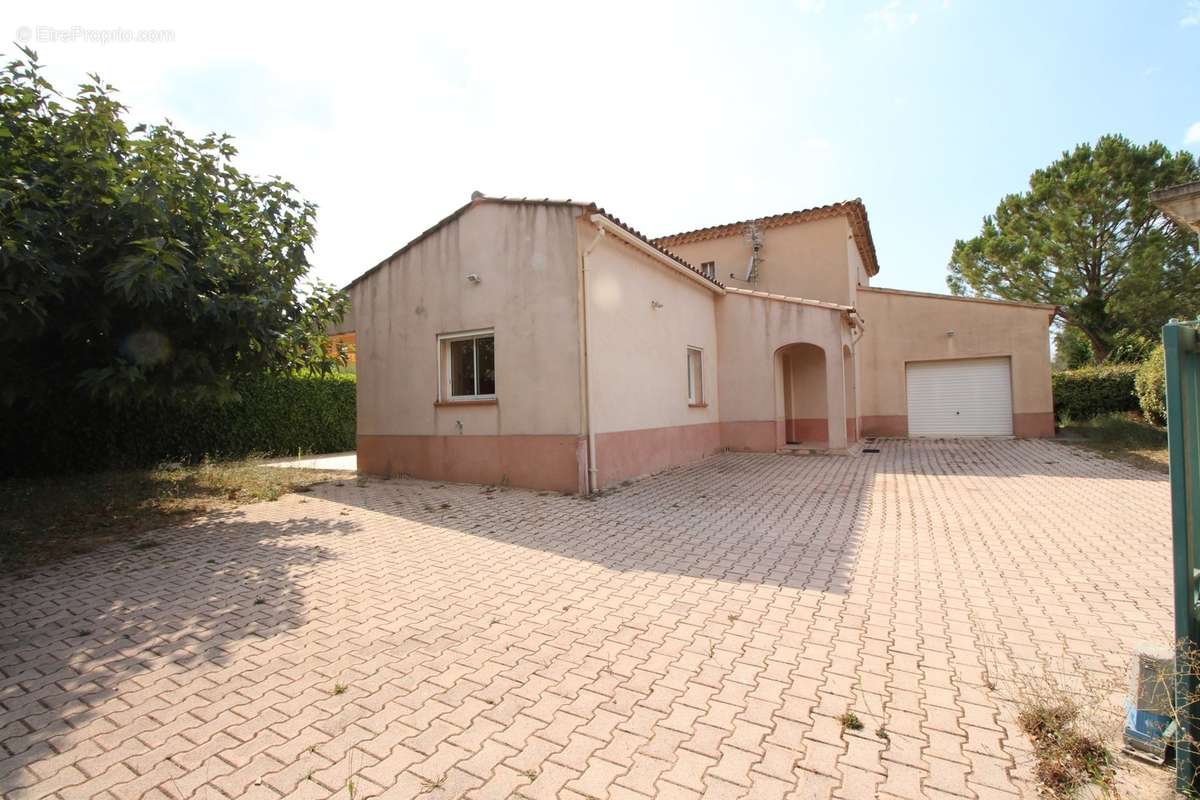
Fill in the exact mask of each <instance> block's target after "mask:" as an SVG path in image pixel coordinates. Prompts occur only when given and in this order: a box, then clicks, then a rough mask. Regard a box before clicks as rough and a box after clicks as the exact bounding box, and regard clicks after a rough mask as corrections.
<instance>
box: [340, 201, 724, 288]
mask: <svg viewBox="0 0 1200 800" xmlns="http://www.w3.org/2000/svg"><path fill="white" fill-rule="evenodd" d="M483 203H495V204H500V205H541V206H572V207H574V208H580V209H583V210H585V211H588V212H591V213H593V214H602V215H603V216H604V217H605V218H606V219H608V220H610V221H611V222H612V223H613V224H614V225H616V226H617V227H619V228H621V229H622V230H624V231H625V232H627V233H629V234H630V235H632V236H634V237H636V238H637V239H640V240H641V241H642V242H644V243H645V244H646V245H647V246H649V247H651V248H653V249H654V250H657V251H658V252H659V253H662V255H664V256H666V257H667V258H669V259H671V260H672V261H674V262H676V263H678V264H679V265H680V266H682V267H685V268H686V269H689V270H691V271H692V272H694V273H696V274H697V275H699V276H700V277H701V278H703V279H704V280H705V281H707V282H708V283H711V284H713V285H714V286H718V287H720V288H722V289H724V288H725V284H723V283H720V282H719V281H716V280H713V279H712V278H710V277H708V276H707V275H705V274H704V273H703V272H702V271H700V270H698V269H696V268H695V267H693V266H692V265H691V264H689V263H688V262H686V261H684V260H683V259H682V258H680V257H679V256H677V255H675V254H674V253H672V252H670V251H669V250H667V249H665V248H664V247H662V246H661V245H659V244H656V243H655V241H654V240H653V239H651V238H649V237H648V236H646V235H645V234H644V233H642V232H641V231H639V230H637V229H636V228H633V227H632V226H630V225H629V224H627V223H625V222H623V221H622V220H621V219H620V218H619V217H617V216H616V215H614V214H610V213H609V212H608V211H605V210H604V209H603V208H601V207H599V206H597V205H596V204H595V203H586V202H582V201H579V200H572V199H570V198H567V199H566V200H553V199H551V198H549V197H543V198H540V199H539V198H534V197H495V196H491V195H485V194H483V193H482V192H473V193H472V194H471V200H470V201H469V202H468V203H467V204H466V205H463V206H460V207H458V208H457V209H455V210H454V211H452V212H450V213H449V214H447V215H446V216H445V217H443V218H442V219H440V220H438V221H437V222H435V223H434V224H433V225H431V226H430V227H428V228H426V229H425V230H424V231H422V232H421V233H419V234H417V236H416V237H414V238H413V239H412V240H410V241H409V242H408V243H406V244H405V245H404V246H403V247H401V248H400V249H399V250H397V251H396V252H394V253H392V254H391V255H390V256H388V257H387V258H385V259H383V260H382V261H380V262H379V263H378V264H376V265H375V266H373V267H371V268H370V269H368V270H367V271H366V272H364V273H363V274H361V275H359V276H358V277H357V278H355V279H354V280H352V281H350V283H348V284H346V285H345V286H344V287H343V289H342V290H343V291H346V290H348V289H349V288H350V287H351V286H354V285H355V284H356V283H358V282H359V281H361V280H362V279H363V278H366V277H367V276H368V275H370V274H372V273H373V272H375V271H376V270H378V269H380V268H381V267H383V266H384V265H385V264H387V263H388V262H389V261H391V260H392V259H394V258H397V257H398V256H401V255H403V254H404V253H406V252H408V251H409V250H410V249H412V248H413V247H415V246H416V245H417V244H419V243H420V242H421V241H423V240H424V239H426V238H427V237H429V236H430V235H432V234H433V233H435V232H436V231H438V230H439V229H441V228H442V227H443V226H445V225H448V224H449V223H451V222H453V221H454V220H456V219H458V218H459V217H461V216H462V215H463V214H464V213H466V211H467V209H469V208H472V207H473V206H476V205H481V204H483Z"/></svg>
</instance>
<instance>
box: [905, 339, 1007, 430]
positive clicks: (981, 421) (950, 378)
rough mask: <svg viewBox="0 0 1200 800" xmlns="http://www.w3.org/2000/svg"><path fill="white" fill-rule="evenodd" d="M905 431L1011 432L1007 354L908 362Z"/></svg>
mask: <svg viewBox="0 0 1200 800" xmlns="http://www.w3.org/2000/svg"><path fill="white" fill-rule="evenodd" d="M907 372H908V377H907V383H908V433H909V435H910V436H1012V383H1011V378H1010V377H1009V375H1010V372H1009V368H1008V359H1007V358H973V359H969V360H964V361H924V362H916V363H911V364H909V365H908V370H907Z"/></svg>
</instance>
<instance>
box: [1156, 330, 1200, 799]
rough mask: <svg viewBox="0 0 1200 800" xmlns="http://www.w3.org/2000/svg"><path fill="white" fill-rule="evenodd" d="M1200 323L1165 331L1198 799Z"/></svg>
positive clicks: (1182, 754) (1181, 712) (1181, 685)
mask: <svg viewBox="0 0 1200 800" xmlns="http://www.w3.org/2000/svg"><path fill="white" fill-rule="evenodd" d="M1197 331H1198V329H1197V323H1180V322H1175V321H1172V322H1170V323H1168V324H1167V325H1166V326H1164V327H1163V348H1164V351H1165V356H1166V359H1165V360H1166V383H1167V386H1166V389H1167V443H1168V448H1169V451H1170V458H1171V528H1172V531H1171V532H1172V538H1173V542H1174V548H1173V549H1174V553H1175V644H1176V657H1175V663H1176V670H1175V672H1176V684H1175V707H1176V712H1177V718H1178V721H1179V727H1180V729H1179V731H1178V735H1177V738H1176V747H1175V759H1176V788H1177V789H1178V790H1179V791H1181V792H1184V793H1185V794H1188V795H1189V796H1194V795H1195V794H1196V791H1197V789H1200V785H1198V784H1197V782H1196V767H1197V764H1198V762H1200V752H1198V751H1197V748H1196V746H1195V745H1196V743H1197V742H1200V735H1198V734H1200V725H1198V724H1197V722H1198V720H1197V714H1196V711H1197V710H1198V709H1197V708H1195V707H1194V706H1195V704H1196V700H1197V692H1196V689H1197V680H1196V677H1197V676H1196V675H1195V674H1193V673H1194V672H1195V669H1194V667H1195V666H1196V665H1197V664H1200V660H1198V658H1197V657H1198V656H1200V617H1198V616H1197V593H1196V592H1197V580H1196V578H1197V575H1198V574H1200V573H1198V569H1197V568H1198V567H1200V546H1198V545H1200V530H1198V529H1197V525H1198V524H1200V515H1198V514H1197V504H1198V503H1200V353H1198V352H1197V350H1198V342H1200V336H1198V332H1197Z"/></svg>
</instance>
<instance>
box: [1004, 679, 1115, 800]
mask: <svg viewBox="0 0 1200 800" xmlns="http://www.w3.org/2000/svg"><path fill="white" fill-rule="evenodd" d="M1017 722H1018V723H1019V724H1020V726H1021V730H1023V731H1025V734H1026V735H1027V736H1028V737H1029V739H1030V741H1032V742H1033V746H1034V755H1035V757H1036V759H1037V764H1036V766H1035V767H1034V774H1035V775H1036V776H1037V779H1038V781H1039V782H1040V783H1041V785H1042V787H1043V788H1044V789H1045V790H1046V792H1047V793H1048V794H1049V795H1050V796H1051V797H1062V798H1068V797H1074V796H1075V793H1076V792H1077V791H1078V790H1079V789H1080V788H1082V787H1084V786H1086V785H1088V784H1096V785H1098V786H1100V787H1101V789H1103V790H1111V789H1112V787H1113V781H1114V778H1115V773H1116V770H1115V767H1114V760H1113V755H1112V753H1111V752H1110V751H1109V749H1108V745H1107V744H1105V742H1104V740H1103V738H1102V737H1101V736H1099V735H1098V734H1096V733H1094V732H1092V731H1090V730H1088V729H1087V726H1086V725H1082V724H1081V713H1080V708H1079V705H1078V703H1076V702H1075V701H1074V700H1072V699H1070V698H1066V697H1056V698H1053V699H1052V700H1051V701H1050V702H1049V703H1045V702H1041V703H1035V704H1030V703H1024V704H1022V706H1021V709H1020V711H1019V713H1018V715H1017Z"/></svg>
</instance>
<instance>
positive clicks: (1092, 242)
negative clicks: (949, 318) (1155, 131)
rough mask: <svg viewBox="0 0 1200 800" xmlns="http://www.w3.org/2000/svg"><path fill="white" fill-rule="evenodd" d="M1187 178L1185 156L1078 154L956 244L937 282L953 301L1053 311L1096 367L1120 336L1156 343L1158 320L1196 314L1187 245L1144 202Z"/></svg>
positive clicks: (1086, 147)
mask: <svg viewBox="0 0 1200 800" xmlns="http://www.w3.org/2000/svg"><path fill="white" fill-rule="evenodd" d="M1196 179H1200V169H1198V168H1197V165H1196V161H1195V159H1194V158H1193V157H1192V155H1191V154H1190V153H1187V152H1186V151H1180V152H1178V153H1172V152H1171V151H1170V150H1169V149H1167V148H1166V147H1165V146H1163V145H1162V144H1160V143H1158V142H1151V143H1150V144H1148V145H1144V146H1143V145H1135V144H1133V143H1131V142H1130V141H1129V140H1128V139H1126V138H1125V137H1123V136H1117V135H1109V136H1103V137H1101V139H1100V140H1099V141H1098V142H1097V143H1096V144H1095V145H1091V144H1081V145H1078V146H1077V147H1076V148H1075V149H1074V150H1072V151H1070V152H1065V153H1063V155H1062V157H1061V158H1060V159H1058V160H1057V161H1055V162H1054V163H1053V164H1051V165H1050V166H1048V167H1046V168H1045V169H1039V170H1037V171H1036V172H1034V173H1033V175H1032V176H1031V177H1030V179H1029V190H1028V191H1026V192H1022V193H1019V194H1010V195H1008V196H1007V197H1005V198H1004V199H1003V200H1001V201H1000V204H999V205H998V206H997V207H996V211H995V213H994V214H992V215H989V216H987V217H985V218H984V220H983V229H982V230H981V231H980V234H979V235H978V236H976V237H975V238H973V239H970V240H967V241H962V240H959V241H957V242H955V244H954V252H953V254H952V255H951V258H950V265H949V269H950V275H949V276H948V278H947V283H948V284H949V285H950V289H951V291H953V292H954V293H955V294H966V293H967V292H968V291H970V292H974V293H976V294H979V295H983V296H986V297H997V298H1002V299H1006V300H1027V301H1036V302H1043V303H1054V304H1057V305H1058V306H1059V314H1060V315H1061V316H1062V318H1063V320H1064V321H1065V323H1066V324H1067V325H1068V326H1070V327H1071V328H1073V329H1075V330H1077V331H1079V332H1080V333H1082V334H1083V335H1084V336H1086V337H1087V340H1088V342H1089V343H1090V344H1091V347H1092V351H1093V353H1094V354H1095V358H1096V360H1097V362H1101V363H1102V362H1104V361H1105V360H1107V359H1108V358H1109V355H1110V353H1111V352H1112V350H1113V347H1114V344H1115V341H1114V340H1115V337H1117V335H1118V333H1120V332H1121V331H1128V332H1129V333H1133V334H1140V335H1142V336H1144V337H1148V338H1152V339H1155V340H1156V339H1157V338H1158V336H1159V328H1160V327H1161V326H1162V324H1163V323H1164V322H1166V320H1167V319H1169V318H1170V317H1172V316H1187V315H1190V314H1193V313H1195V311H1194V310H1195V309H1196V308H1197V306H1198V305H1200V304H1198V302H1197V301H1198V300H1200V269H1198V267H1200V252H1198V249H1197V244H1196V237H1195V234H1193V233H1190V232H1189V231H1186V230H1183V229H1182V228H1181V227H1179V226H1177V225H1175V223H1173V222H1172V221H1171V220H1170V219H1168V218H1167V217H1166V216H1165V215H1163V214H1162V213H1161V212H1160V211H1159V210H1158V208H1157V207H1155V206H1154V205H1153V204H1152V203H1151V202H1150V199H1149V195H1150V192H1151V191H1152V190H1154V189H1157V188H1161V187H1164V186H1171V185H1174V184H1178V183H1184V182H1186V181H1190V180H1196Z"/></svg>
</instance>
